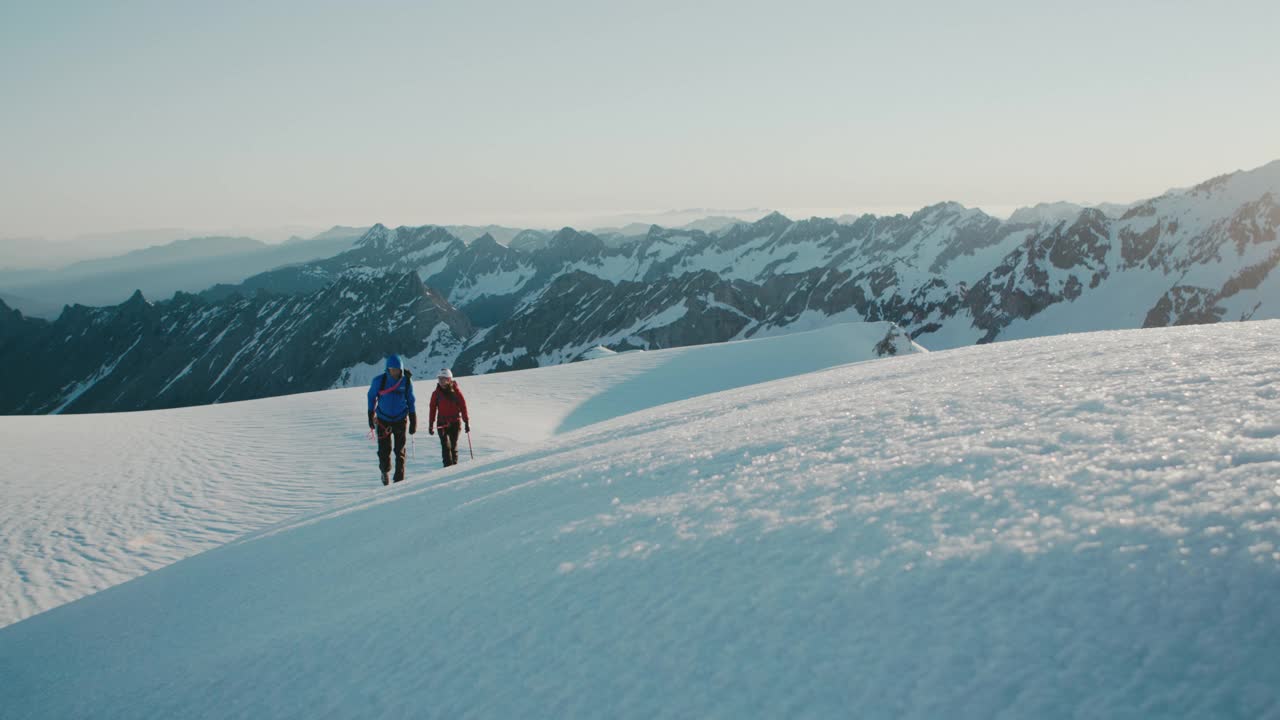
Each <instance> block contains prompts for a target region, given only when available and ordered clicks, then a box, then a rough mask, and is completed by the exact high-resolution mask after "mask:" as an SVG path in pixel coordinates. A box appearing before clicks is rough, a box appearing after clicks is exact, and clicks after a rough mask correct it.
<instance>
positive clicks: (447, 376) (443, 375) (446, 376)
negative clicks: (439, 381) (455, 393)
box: [436, 368, 453, 380]
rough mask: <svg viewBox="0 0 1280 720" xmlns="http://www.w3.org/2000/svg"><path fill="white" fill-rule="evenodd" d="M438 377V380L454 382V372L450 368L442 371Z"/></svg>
mask: <svg viewBox="0 0 1280 720" xmlns="http://www.w3.org/2000/svg"><path fill="white" fill-rule="evenodd" d="M436 377H438V378H443V379H445V380H452V379H453V371H452V370H450V369H449V368H445V369H443V370H441V371H440V372H439V373H438V374H437V375H436Z"/></svg>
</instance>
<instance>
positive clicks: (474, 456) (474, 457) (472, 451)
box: [467, 431, 476, 460]
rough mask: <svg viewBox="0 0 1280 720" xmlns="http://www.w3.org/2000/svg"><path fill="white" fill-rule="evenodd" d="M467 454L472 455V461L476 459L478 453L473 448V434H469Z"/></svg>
mask: <svg viewBox="0 0 1280 720" xmlns="http://www.w3.org/2000/svg"><path fill="white" fill-rule="evenodd" d="M467 452H469V453H471V459H472V460H475V459H476V451H475V450H474V449H473V448H472V447H471V432H470V431H468V432H467Z"/></svg>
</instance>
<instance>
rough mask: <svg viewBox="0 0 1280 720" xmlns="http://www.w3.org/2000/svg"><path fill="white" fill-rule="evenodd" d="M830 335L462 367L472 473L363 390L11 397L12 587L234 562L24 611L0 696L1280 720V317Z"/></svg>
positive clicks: (426, 712) (159, 703) (84, 704)
mask: <svg viewBox="0 0 1280 720" xmlns="http://www.w3.org/2000/svg"><path fill="white" fill-rule="evenodd" d="M832 330H834V328H833V329H829V330H827V331H824V332H823V333H817V334H814V335H799V334H793V335H789V336H785V337H780V338H771V339H768V340H761V341H751V342H744V343H735V344H730V345H721V346H713V347H707V348H690V349H683V350H676V351H667V352H644V353H627V354H618V355H614V356H610V357H607V358H605V359H599V360H593V361H590V362H585V363H578V364H574V365H565V366H559V367H552V368H542V369H537V370H530V371H524V372H515V373H503V374H495V375H490V376H484V377H478V378H465V379H463V381H462V382H463V387H464V388H466V389H467V390H468V391H469V397H470V398H472V402H471V404H472V410H473V425H474V426H475V439H476V448H477V455H478V458H477V460H476V461H475V462H464V463H463V464H461V465H459V466H455V467H453V468H450V469H448V470H435V471H432V472H430V473H424V471H423V470H422V469H421V468H422V467H423V465H434V463H433V462H431V463H428V462H424V461H422V460H421V459H420V460H419V461H418V462H417V463H415V464H414V465H413V466H412V474H411V477H410V480H409V482H408V483H406V484H405V485H403V486H393V487H391V488H383V487H381V486H380V485H378V484H377V483H376V480H375V477H374V473H372V472H370V470H371V469H372V467H373V452H372V449H371V448H370V447H369V445H368V441H367V440H365V439H364V438H363V428H362V426H361V422H362V420H361V417H360V414H359V413H360V409H361V407H362V404H363V397H362V391H360V390H356V389H347V390H336V391H332V392H327V393H315V394H305V395H298V396H294V397H289V398H275V399H270V400H261V401H253V402H246V403H233V404H228V405H222V406H216V407H206V408H188V409H182V410H174V411H165V412H148V413H132V414H125V415H118V416H88V415H86V416H76V417H40V418H0V424H2V425H3V426H4V428H3V432H0V442H3V443H4V454H5V457H6V472H5V474H4V475H2V476H0V478H3V480H4V481H5V482H6V483H7V486H6V488H5V497H6V500H9V502H6V503H5V504H4V506H3V508H0V511H2V512H3V513H4V519H3V521H0V530H3V531H4V532H5V533H6V534H7V535H8V536H7V537H6V542H5V544H4V545H3V547H4V553H5V555H4V559H5V560H6V561H7V562H4V563H0V573H4V574H5V577H6V578H7V580H6V583H5V584H6V586H12V584H13V583H15V582H16V583H17V584H18V585H19V586H37V587H41V588H44V589H46V590H48V591H49V592H53V593H57V592H61V589H62V588H65V587H68V586H70V587H75V586H76V585H78V584H80V583H83V582H85V581H86V580H88V579H90V578H92V579H94V580H98V579H100V578H102V577H106V576H109V574H110V572H109V570H107V571H101V570H99V569H100V568H104V567H105V568H108V569H110V568H125V572H123V573H122V575H124V576H129V575H137V574H138V568H140V567H141V568H142V569H146V568H145V566H147V565H148V564H150V566H151V567H154V566H156V565H163V564H165V563H166V562H167V561H168V560H172V559H174V558H173V556H174V555H175V554H176V555H183V554H187V555H189V554H190V552H183V551H181V550H178V551H175V548H182V547H184V545H183V544H184V543H187V545H186V546H185V547H186V548H187V549H188V550H190V549H193V548H197V549H202V548H211V549H208V550H207V551H205V552H202V553H200V554H197V555H194V556H193V557H188V558H187V559H185V560H182V561H181V562H177V563H174V564H172V565H169V566H168V567H164V568H162V569H160V570H156V571H154V572H150V573H147V574H145V575H143V576H142V577H138V578H136V579H134V580H133V581H131V582H127V583H124V584H121V585H117V586H116V587H112V588H110V589H108V590H105V591H103V592H99V593H97V594H94V595H91V596H89V597H85V598H82V599H80V600H78V601H76V602H72V603H69V604H66V605H62V606H60V607H56V608H54V609H52V610H49V611H48V612H44V613H42V614H39V615H37V616H34V617H29V618H27V619H26V620H24V621H22V622H18V623H16V624H13V625H10V626H8V627H5V628H0V677H3V678H4V682H0V707H3V708H4V715H5V717H6V718H36V717H39V718H44V717H102V718H112V717H193V718H195V717H208V718H215V717H406V716H428V717H486V718H487V717H494V718H499V717H572V716H592V717H623V718H629V717H637V718H639V717H644V718H652V717H847V716H858V717H869V718H880V717H886V718H888V717H892V718H936V717H961V718H968V717H973V718H991V717H1037V718H1040V717H1047V718H1057V717H1063V718H1066V717H1168V718H1181V717H1186V718H1201V717H1250V718H1266V717H1275V716H1277V715H1278V714H1280V693H1277V691H1276V688H1277V687H1280V666H1277V664H1276V662H1275V648H1276V646H1277V643H1280V610H1278V609H1277V606H1276V603H1275V597H1276V594H1277V592H1280V523H1277V522H1276V518H1275V514H1276V503H1277V498H1276V492H1275V490H1276V488H1275V480H1276V477H1277V475H1278V474H1280V446H1278V445H1277V438H1278V437H1280V425H1277V423H1276V420H1275V418H1276V417H1277V416H1278V415H1280V378H1277V375H1276V373H1275V372H1274V358H1275V357H1276V355H1277V353H1278V352H1280V322H1276V321H1267V322H1255V323H1230V324H1218V325H1208V326H1199V327H1182V328H1166V329H1158V330H1140V331H1123V332H1109V333H1097V334H1089V335H1069V336H1058V337H1049V338H1037V339H1034V340H1028V341H1022V342H1010V343H997V344H992V345H983V346H978V347H966V348H961V349H957V350H952V351H947V352H936V353H928V354H911V355H908V356H906V357H897V358H893V359H888V360H880V361H875V362H865V363H856V364H849V365H836V366H832V367H829V368H828V369H825V370H818V371H816V372H812V370H815V369H817V368H819V367H822V365H823V362H828V363H829V362H830V361H831V360H836V359H837V358H835V357H834V356H833V353H832V352H831V351H830V349H829V346H830V345H831V344H832V340H833V336H832V335H831V334H830V333H831V331H832ZM878 334H880V333H879V332H876V333H872V334H870V336H869V337H875V336H876V335H878ZM761 348H768V350H767V351H765V350H761ZM713 352H715V353H725V354H722V355H719V356H716V357H711V356H710V355H709V353H713ZM738 353H741V354H738ZM815 356H821V358H818V357H815ZM810 359H812V362H813V365H812V366H811V367H810V368H808V369H807V370H806V369H805V368H803V367H800V366H797V365H794V364H793V363H797V362H801V361H805V362H809V361H810ZM824 359H825V360H824ZM740 373H760V374H761V375H757V377H756V379H766V378H767V377H769V376H768V375H764V373H777V374H776V375H774V376H773V377H776V378H777V379H775V380H773V381H771V382H765V383H762V384H753V385H745V386H739V387H735V385H734V383H735V381H737V380H742V379H744V378H743V377H742V376H741V375H740ZM706 390H722V392H719V393H716V394H714V395H699V393H701V392H703V391H706ZM655 392H658V393H663V395H662V396H661V397H656V396H653V393H655ZM680 398H684V399H683V400H680ZM670 401H676V402H670ZM659 403H665V404H659ZM425 439H426V438H424V440H425ZM508 439H510V441H511V444H510V446H509V447H504V443H506V442H508ZM180 446H182V451H177V450H175V448H178V447H180ZM431 454H432V453H430V452H429V451H427V450H426V449H424V451H423V452H422V453H419V458H422V457H424V455H425V456H430V455H431ZM290 509H294V510H303V509H307V511H306V512H304V513H303V514H302V515H301V516H298V517H292V518H290V517H288V516H289V514H290V513H289V510H290ZM33 517H34V518H35V519H30V518H33ZM276 520H279V521H281V522H279V524H276V525H274V526H273V527H269V528H266V529H264V530H262V531H261V532H257V533H253V534H251V535H250V536H248V537H241V534H242V533H243V532H244V530H245V529H247V528H249V527H253V526H258V527H261V526H262V525H263V524H265V523H271V522H273V521H276ZM32 523H34V525H35V527H34V529H32V528H31V527H30V526H29V524H32ZM49 528H53V530H52V531H50V530H49ZM224 543H225V544H224ZM215 546H216V547H215ZM166 558H168V560H166ZM64 559H65V560H69V562H63V560H64ZM121 579H124V578H123V577H121V578H118V579H117V580H116V582H118V581H119V580H121ZM106 584H112V582H111V580H110V579H108V580H107V581H106Z"/></svg>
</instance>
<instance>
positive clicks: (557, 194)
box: [0, 0, 1280, 237]
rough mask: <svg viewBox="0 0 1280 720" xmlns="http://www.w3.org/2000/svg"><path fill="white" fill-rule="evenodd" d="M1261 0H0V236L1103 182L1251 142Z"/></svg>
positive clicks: (545, 213)
mask: <svg viewBox="0 0 1280 720" xmlns="http://www.w3.org/2000/svg"><path fill="white" fill-rule="evenodd" d="M1278 27H1280V3H1277V2H1274V1H1268V2H1261V1H1258V2H1221V3H1219V2H1214V3H1210V2H1180V1H1177V0H1170V1H1165V2H1146V1H1143V2H1105V3H1104V2H1077V3H1070V4H1067V3H1052V4H1051V3H1030V2H985V3H969V4H966V3H957V2H915V3H887V2H886V3H860V2H838V1H835V0H788V2H785V3H784V2H768V3H764V2H750V1H744V0H735V1H732V2H665V1H661V0H650V1H648V2H643V3H640V2H612V3H610V2H602V1H595V2H588V1H585V0H582V1H579V0H546V1H543V2H459V1H457V0H454V1H452V2H417V3H408V2H402V3H391V2H350V1H344V2H199V3H194V2H191V3H188V2H48V3H39V2H26V3H15V2H11V1H10V0H0V98H2V103H3V110H0V157H2V160H0V237H13V236H33V235H38V236H47V237H58V236H64V235H69V234H75V233H81V232H90V231H112V230H122V229H129V228H145V227H184V228H224V227H233V226H238V227H257V226H271V225H284V224H304V225H311V226H328V225H332V224H337V223H344V224H367V223H372V222H378V221H381V222H385V223H388V224H420V223H428V222H440V223H453V222H481V221H493V222H504V223H510V224H529V225H544V226H558V225H560V224H564V223H573V222H580V221H581V219H582V218H585V217H589V216H599V215H602V214H608V213H611V212H619V211H632V210H647V209H663V208H683V207H727V208H745V207H768V208H782V209H785V210H789V211H791V212H793V213H796V214H803V213H804V211H806V210H809V209H815V210H818V209H820V210H824V211H830V212H831V213H835V212H838V211H841V210H849V211H853V210H871V211H877V210H892V209H910V208H917V207H920V206H922V205H926V204H930V203H933V202H938V201H942V200H958V201H960V202H963V203H965V204H966V205H976V206H980V207H984V208H988V209H991V210H994V211H1002V212H1007V211H1008V210H1009V209H1012V207H1015V206H1018V205H1023V204H1033V203H1035V202H1039V201H1052V200H1072V201H1086V202H1097V201H1108V200H1110V201H1129V200H1133V199H1137V198H1139V197H1146V196H1150V195H1155V194H1158V193H1160V192H1162V191H1163V190H1165V189H1166V188H1168V187H1169V186H1176V185H1186V184H1191V183H1194V182H1198V181H1200V180H1203V179H1206V178H1208V177H1210V176H1213V175H1216V174H1219V173H1222V172H1228V171H1231V170H1235V169H1240V168H1251V167H1255V166H1258V165H1262V164H1264V163H1266V162H1268V161H1270V160H1275V159H1277V158H1280V131H1277V130H1276V128H1277V127H1278V126H1280V87H1277V80H1278V79H1280V35H1278V34H1277V28H1278Z"/></svg>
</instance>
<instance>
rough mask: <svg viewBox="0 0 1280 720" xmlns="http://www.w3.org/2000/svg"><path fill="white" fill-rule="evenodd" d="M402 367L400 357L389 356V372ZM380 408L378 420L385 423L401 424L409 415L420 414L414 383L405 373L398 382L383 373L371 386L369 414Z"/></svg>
mask: <svg viewBox="0 0 1280 720" xmlns="http://www.w3.org/2000/svg"><path fill="white" fill-rule="evenodd" d="M398 367H400V356H399V355H388V356H387V370H390V369H391V368H398ZM375 405H376V406H377V408H378V418H379V419H381V420H382V421H383V422H389V423H394V422H400V421H401V420H403V419H404V418H405V416H406V415H408V414H409V413H414V414H416V413H417V412H418V410H417V407H416V405H415V404H414V399H413V383H411V382H409V373H407V372H405V373H402V374H401V375H400V379H399V380H396V379H394V378H392V377H391V375H390V374H388V373H386V372H383V373H382V374H381V375H379V376H377V377H375V378H374V379H373V382H372V383H370V384H369V412H373V409H374V406H375Z"/></svg>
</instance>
